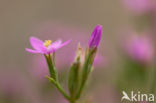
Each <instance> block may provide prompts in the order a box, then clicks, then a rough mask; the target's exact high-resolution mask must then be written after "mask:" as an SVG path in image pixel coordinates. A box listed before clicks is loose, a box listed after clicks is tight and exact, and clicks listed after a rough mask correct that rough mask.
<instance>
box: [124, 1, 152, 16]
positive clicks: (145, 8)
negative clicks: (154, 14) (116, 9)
mask: <svg viewBox="0 0 156 103" xmlns="http://www.w3.org/2000/svg"><path fill="white" fill-rule="evenodd" d="M123 3H124V5H125V7H126V8H128V9H129V10H130V11H132V12H135V13H138V14H143V13H146V12H149V11H151V10H152V9H153V6H154V5H153V1H152V0H123Z"/></svg>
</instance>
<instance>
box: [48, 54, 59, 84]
mask: <svg viewBox="0 0 156 103" xmlns="http://www.w3.org/2000/svg"><path fill="white" fill-rule="evenodd" d="M45 58H46V61H47V64H48V68H49V72H50V77H52V78H53V79H54V80H56V81H58V74H57V71H56V68H55V64H54V63H53V62H54V61H55V60H54V58H53V61H52V59H51V55H50V54H48V55H45Z"/></svg>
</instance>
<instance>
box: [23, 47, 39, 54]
mask: <svg viewBox="0 0 156 103" xmlns="http://www.w3.org/2000/svg"><path fill="white" fill-rule="evenodd" d="M26 51H27V52H30V53H42V52H41V51H37V50H32V49H29V48H26Z"/></svg>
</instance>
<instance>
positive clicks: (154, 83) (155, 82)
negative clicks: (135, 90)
mask: <svg viewBox="0 0 156 103" xmlns="http://www.w3.org/2000/svg"><path fill="white" fill-rule="evenodd" d="M155 78H156V67H154V71H153V78H152V84H151V89H150V92H152V93H154V94H155V90H156V80H155Z"/></svg>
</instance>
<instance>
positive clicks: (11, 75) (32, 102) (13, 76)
mask: <svg viewBox="0 0 156 103" xmlns="http://www.w3.org/2000/svg"><path fill="white" fill-rule="evenodd" d="M35 88H36V87H35ZM0 95H1V96H2V97H5V99H9V100H10V101H12V100H13V101H14V99H15V101H16V103H17V100H19V99H20V100H22V101H23V102H28V101H29V103H41V102H40V98H39V96H38V93H36V92H35V89H34V88H33V86H32V82H30V80H29V79H28V78H27V77H25V76H24V75H23V73H22V72H20V71H19V70H17V69H13V68H11V69H6V68H5V69H4V68H3V69H1V68H0Z"/></svg>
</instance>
